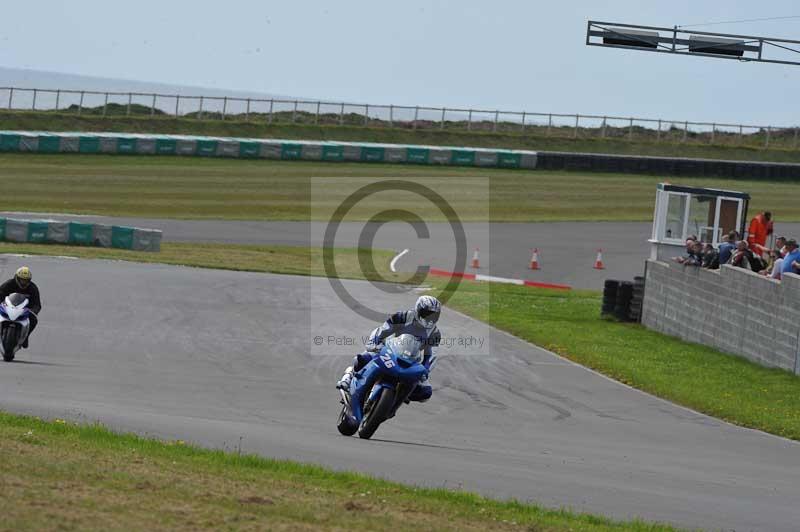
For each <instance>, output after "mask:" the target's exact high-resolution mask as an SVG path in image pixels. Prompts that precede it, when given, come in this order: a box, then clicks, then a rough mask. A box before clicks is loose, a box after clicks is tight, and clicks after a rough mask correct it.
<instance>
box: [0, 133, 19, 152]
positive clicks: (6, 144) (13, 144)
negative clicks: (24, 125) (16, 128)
mask: <svg viewBox="0 0 800 532" xmlns="http://www.w3.org/2000/svg"><path fill="white" fill-rule="evenodd" d="M19 140H20V135H13V134H12V135H9V134H7V133H4V134H2V135H0V151H19Z"/></svg>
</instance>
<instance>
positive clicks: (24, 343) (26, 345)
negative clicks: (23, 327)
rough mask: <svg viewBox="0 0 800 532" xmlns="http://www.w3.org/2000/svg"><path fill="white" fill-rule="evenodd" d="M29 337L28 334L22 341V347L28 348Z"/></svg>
mask: <svg viewBox="0 0 800 532" xmlns="http://www.w3.org/2000/svg"><path fill="white" fill-rule="evenodd" d="M28 338H29V336H26V337H25V341H24V342H22V349H28Z"/></svg>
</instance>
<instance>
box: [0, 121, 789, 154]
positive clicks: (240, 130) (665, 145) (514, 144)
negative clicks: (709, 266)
mask: <svg viewBox="0 0 800 532" xmlns="http://www.w3.org/2000/svg"><path fill="white" fill-rule="evenodd" d="M147 112H148V116H114V117H109V118H103V117H102V116H97V115H94V116H92V115H84V116H77V114H59V113H43V112H24V111H22V112H15V111H12V112H9V111H0V123H2V128H3V129H17V130H33V131H109V132H131V133H170V134H187V135H210V136H222V137H254V138H281V139H309V140H340V141H362V142H387V143H398V144H425V145H433V146H471V147H484V148H510V149H528V150H540V151H571V152H590V153H617V154H627V155H663V156H668V157H699V158H709V159H734V160H746V161H778V162H800V151H798V150H795V149H792V147H793V145H794V141H793V137H792V136H791V135H792V133H791V132H788V133H787V134H786V136H785V138H784V137H781V136H779V135H778V134H777V133H775V134H773V137H772V142H771V144H772V148H769V149H768V148H764V147H763V146H764V138H763V137H764V135H763V134H760V135H756V136H748V137H746V138H745V139H744V140H745V141H746V143H747V144H749V145H746V146H745V145H741V144H742V143H741V142H740V141H739V139H738V137H737V136H735V135H732V136H731V135H729V136H728V137H729V138H728V139H727V142H726V143H724V144H723V143H719V144H715V145H712V144H710V136H709V135H707V134H706V135H694V134H692V135H690V136H689V138H688V140H687V142H681V139H682V138H683V135H682V132H678V133H679V134H674V133H675V132H673V134H671V135H666V134H665V135H662V138H661V140H660V141H656V136H655V132H654V131H645V130H642V129H640V128H636V132H635V137H638V138H634V140H630V141H629V140H627V133H628V131H627V128H625V129H624V130H619V131H618V132H617V133H618V134H617V135H614V136H615V138H600V129H599V128H597V129H594V130H589V129H581V130H580V131H579V135H578V136H577V137H574V129H573V128H572V127H560V128H559V127H554V128H546V127H538V128H528V130H527V131H526V132H524V133H523V132H519V131H508V130H506V131H503V129H504V128H503V127H502V125H501V128H500V129H501V130H500V131H498V132H493V131H486V130H484V131H466V125H465V124H463V125H462V126H461V128H460V130H454V129H448V128H445V129H441V130H440V129H438V127H434V128H430V129H418V130H413V129H408V128H390V127H364V126H361V125H354V124H351V125H343V126H339V125H313V124H290V123H288V124H287V123H280V124H279V123H275V124H272V125H270V124H268V123H267V117H263V116H262V117H260V119H259V120H254V121H250V122H247V121H242V120H241V119H240V120H237V119H236V117H228V118H227V119H226V120H224V121H222V120H219V119H217V120H207V119H206V120H203V119H200V120H198V119H197V118H177V119H176V118H171V117H165V116H162V117H159V116H155V117H151V116H149V109H148V110H147ZM290 115H291V113H289V116H284V117H283V121H284V122H286V121H288V120H290ZM516 127H518V126H516ZM619 133H621V134H619ZM610 136H611V135H609V137H610ZM723 137H725V136H724V135H722V134H718V135H717V139H722V138H723Z"/></svg>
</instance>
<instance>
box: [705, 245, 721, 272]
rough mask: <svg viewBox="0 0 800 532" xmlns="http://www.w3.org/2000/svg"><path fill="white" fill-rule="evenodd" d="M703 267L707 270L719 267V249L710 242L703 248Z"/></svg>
mask: <svg viewBox="0 0 800 532" xmlns="http://www.w3.org/2000/svg"><path fill="white" fill-rule="evenodd" d="M703 268H708V269H709V270H718V269H719V251H717V250H716V249H714V246H713V245H711V244H706V245H705V248H704V250H703Z"/></svg>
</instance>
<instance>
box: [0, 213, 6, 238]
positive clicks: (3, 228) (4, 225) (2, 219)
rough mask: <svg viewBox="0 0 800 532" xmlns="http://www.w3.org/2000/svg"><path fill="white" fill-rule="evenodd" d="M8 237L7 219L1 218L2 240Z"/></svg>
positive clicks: (0, 236) (0, 233) (0, 231)
mask: <svg viewBox="0 0 800 532" xmlns="http://www.w3.org/2000/svg"><path fill="white" fill-rule="evenodd" d="M5 239H6V219H5V218H0V242H1V241H3V240H5Z"/></svg>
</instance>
